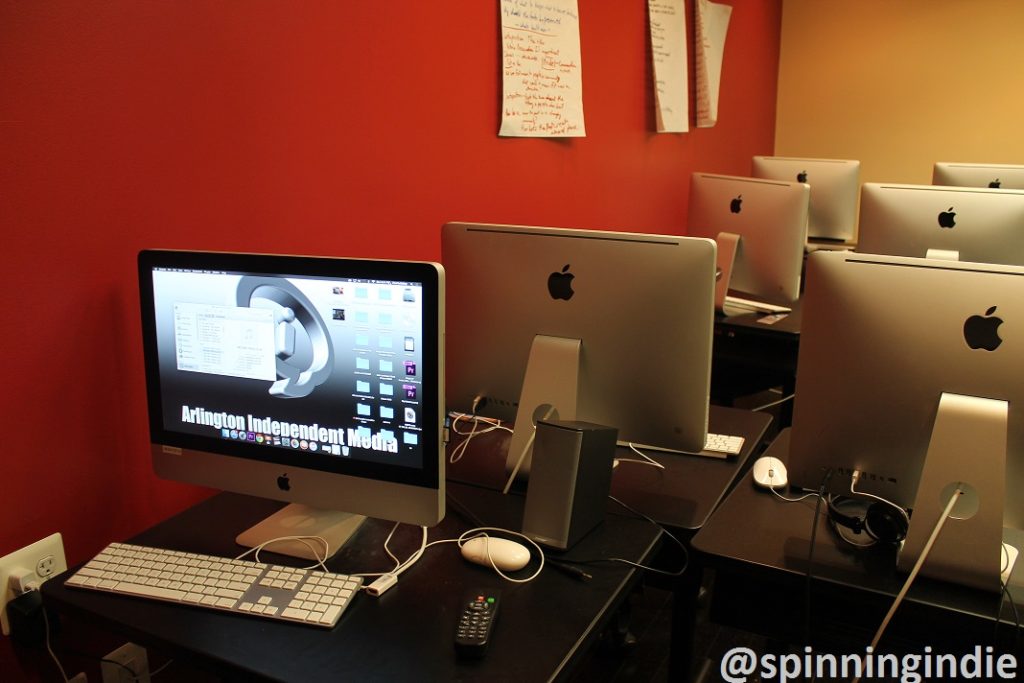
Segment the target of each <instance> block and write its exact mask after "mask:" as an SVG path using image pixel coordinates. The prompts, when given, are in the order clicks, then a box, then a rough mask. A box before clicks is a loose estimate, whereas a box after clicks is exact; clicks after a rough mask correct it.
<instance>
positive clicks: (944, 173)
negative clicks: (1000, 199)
mask: <svg viewBox="0 0 1024 683" xmlns="http://www.w3.org/2000/svg"><path fill="white" fill-rule="evenodd" d="M932 185H958V186H960V187H991V188H1002V189H1004V190H1024V165H1014V164H958V163H954V162H950V161H936V162H935V166H934V167H933V168H932Z"/></svg>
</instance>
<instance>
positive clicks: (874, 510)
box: [825, 494, 910, 545]
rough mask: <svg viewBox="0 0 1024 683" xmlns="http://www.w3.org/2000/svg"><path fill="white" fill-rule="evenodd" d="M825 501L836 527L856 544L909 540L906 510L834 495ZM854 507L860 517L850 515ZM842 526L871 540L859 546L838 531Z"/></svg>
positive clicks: (885, 504)
mask: <svg viewBox="0 0 1024 683" xmlns="http://www.w3.org/2000/svg"><path fill="white" fill-rule="evenodd" d="M825 500H826V502H827V503H828V517H829V520H830V521H831V522H832V525H833V528H835V530H836V532H837V533H839V535H840V536H842V537H843V538H844V539H845V540H847V541H849V542H851V543H853V544H854V545H874V544H875V543H888V544H896V543H899V542H900V541H902V540H903V539H904V538H906V537H907V529H908V528H909V527H910V516H909V515H908V514H907V511H906V510H904V509H903V508H901V507H899V506H898V505H896V504H895V503H890V502H888V501H885V500H882V499H877V500H872V501H871V502H867V501H866V500H865V499H863V498H854V497H850V496H835V495H832V494H829V495H827V496H826V497H825ZM851 508H852V509H853V510H855V511H856V513H858V514H851V513H850V512H848V510H851ZM840 526H842V527H845V528H847V529H850V530H852V531H853V534H854V535H860V533H861V532H864V533H866V534H867V536H868V537H869V538H870V539H871V541H869V542H868V543H858V542H857V541H856V540H854V539H851V538H849V537H848V534H846V533H844V532H843V531H842V530H840V529H839V528H838V527H840Z"/></svg>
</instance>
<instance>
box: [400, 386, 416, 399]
mask: <svg viewBox="0 0 1024 683" xmlns="http://www.w3.org/2000/svg"><path fill="white" fill-rule="evenodd" d="M402 391H403V392H405V397H406V398H408V399H412V400H416V385H415V384H403V385H402Z"/></svg>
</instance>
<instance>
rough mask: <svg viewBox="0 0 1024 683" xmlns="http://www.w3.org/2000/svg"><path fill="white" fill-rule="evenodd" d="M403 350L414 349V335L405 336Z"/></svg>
mask: <svg viewBox="0 0 1024 683" xmlns="http://www.w3.org/2000/svg"><path fill="white" fill-rule="evenodd" d="M405 350H406V351H415V350H416V338H415V337H406V338H405Z"/></svg>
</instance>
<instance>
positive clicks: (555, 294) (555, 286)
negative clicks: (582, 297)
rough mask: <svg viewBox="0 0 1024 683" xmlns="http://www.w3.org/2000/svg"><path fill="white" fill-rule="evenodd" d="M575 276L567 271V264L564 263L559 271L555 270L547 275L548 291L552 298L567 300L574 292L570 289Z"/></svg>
mask: <svg viewBox="0 0 1024 683" xmlns="http://www.w3.org/2000/svg"><path fill="white" fill-rule="evenodd" d="M574 277H576V276H575V275H573V274H572V273H570V272H569V264H568V263H566V264H565V266H563V267H562V270H561V271H557V270H556V271H555V272H553V273H551V275H548V293H549V294H550V295H551V298H552V299H562V300H563V301H568V300H569V299H571V298H572V295H573V294H575V293H576V292H574V291H573V289H572V280H573V278H574Z"/></svg>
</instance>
